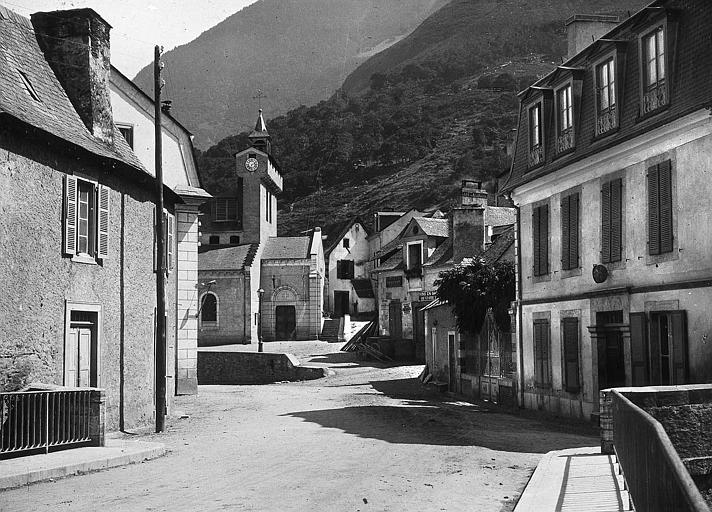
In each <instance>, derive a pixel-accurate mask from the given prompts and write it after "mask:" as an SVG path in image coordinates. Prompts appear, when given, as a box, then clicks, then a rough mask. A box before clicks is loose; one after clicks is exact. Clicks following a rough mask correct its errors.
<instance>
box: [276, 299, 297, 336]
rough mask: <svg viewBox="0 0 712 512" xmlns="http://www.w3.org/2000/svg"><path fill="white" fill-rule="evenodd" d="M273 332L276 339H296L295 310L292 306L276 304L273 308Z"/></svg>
mask: <svg viewBox="0 0 712 512" xmlns="http://www.w3.org/2000/svg"><path fill="white" fill-rule="evenodd" d="M274 333H275V340H277V341H289V340H293V339H296V334H297V311H296V308H295V307H294V306H277V307H276V308H275V328H274Z"/></svg>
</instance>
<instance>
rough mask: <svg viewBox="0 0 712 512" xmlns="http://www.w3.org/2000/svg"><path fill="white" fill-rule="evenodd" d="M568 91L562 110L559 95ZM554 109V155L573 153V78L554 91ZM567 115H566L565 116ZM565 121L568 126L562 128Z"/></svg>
mask: <svg viewBox="0 0 712 512" xmlns="http://www.w3.org/2000/svg"><path fill="white" fill-rule="evenodd" d="M564 91H568V94H567V96H568V97H567V101H568V105H567V106H566V108H565V109H563V110H562V108H561V107H562V103H561V101H562V98H561V93H562V92H564ZM554 108H555V111H556V154H557V156H558V155H562V154H564V153H568V152H569V151H573V150H574V149H575V147H576V130H575V128H574V125H575V123H576V112H575V109H574V84H573V78H569V79H568V80H567V81H566V82H564V83H562V84H561V85H560V86H558V87H557V88H556V89H554ZM567 114H568V115H567ZM565 117H566V118H569V119H567V120H566V121H567V124H568V126H564V124H565V123H564V118H565Z"/></svg>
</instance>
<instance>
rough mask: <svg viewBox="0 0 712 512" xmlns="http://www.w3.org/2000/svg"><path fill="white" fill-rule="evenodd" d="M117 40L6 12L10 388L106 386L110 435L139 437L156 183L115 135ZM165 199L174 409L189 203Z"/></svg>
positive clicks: (4, 246)
mask: <svg viewBox="0 0 712 512" xmlns="http://www.w3.org/2000/svg"><path fill="white" fill-rule="evenodd" d="M110 28H111V27H110V26H109V25H108V24H107V23H106V22H105V21H104V20H103V19H102V18H101V17H100V16H99V15H98V14H97V13H96V12H94V11H93V10H91V9H75V10H69V11H57V12H50V13H35V14H33V15H32V17H31V20H29V19H27V18H24V17H22V16H20V15H18V14H16V13H14V12H12V11H10V10H8V9H5V8H4V7H0V211H1V212H2V214H1V215H0V240H2V243H0V261H2V263H3V267H4V268H3V272H2V274H1V277H0V288H2V293H0V308H1V309H2V311H3V316H2V319H3V321H2V322H0V354H1V356H2V357H1V358H0V390H3V391H11V390H15V389H18V388H21V387H22V386H24V385H25V384H27V383H28V382H42V383H45V384H50V385H59V386H67V387H70V388H76V387H81V388H86V387H99V388H103V389H104V390H105V397H106V428H108V429H118V428H125V429H133V428H137V427H141V426H146V425H149V424H151V423H153V422H154V419H155V405H154V393H155V391H154V390H155V377H154V375H155V356H154V351H155V336H156V333H155V322H156V291H155V289H156V271H158V269H159V267H160V265H158V264H157V262H156V261H155V256H154V255H155V252H154V246H155V238H154V232H155V228H154V219H155V218H156V212H155V208H154V205H155V203H154V201H155V186H156V185H155V179H154V177H153V176H152V175H151V173H150V172H149V171H148V170H147V169H146V167H145V166H144V165H143V164H142V163H141V161H140V160H139V159H138V158H137V156H136V155H135V154H134V153H133V152H132V150H131V148H130V146H129V144H128V143H127V141H126V140H125V139H124V137H123V136H122V134H121V132H120V131H119V129H118V127H117V126H116V124H115V123H114V118H113V114H112V106H111V101H110V90H109V77H110V72H111V67H110V66H111V65H110V60H109V31H110ZM164 194H165V205H166V211H164V212H159V214H161V215H164V216H165V219H166V224H165V225H166V251H165V254H166V261H165V264H164V265H162V266H163V267H164V268H165V270H166V283H167V284H166V291H167V293H166V295H167V296H166V311H165V313H164V312H160V313H159V314H165V315H166V320H167V322H166V324H167V335H166V341H167V346H168V350H167V353H166V358H167V359H166V367H167V371H168V375H167V376H166V389H167V397H166V399H167V404H168V408H169V411H170V406H171V399H170V397H171V396H172V395H173V391H174V390H175V382H174V381H175V379H174V377H175V373H174V372H175V364H174V362H175V352H174V350H175V344H176V331H177V318H176V307H175V304H176V296H175V295H176V289H177V282H178V281H177V274H178V272H176V261H177V260H176V234H175V227H176V222H175V215H174V214H175V208H176V204H178V203H179V202H180V201H181V199H180V197H179V196H178V195H177V194H176V193H174V192H173V191H172V190H171V189H170V188H169V187H165V188H164ZM5 411H6V413H8V411H11V410H10V409H9V408H6V409H5Z"/></svg>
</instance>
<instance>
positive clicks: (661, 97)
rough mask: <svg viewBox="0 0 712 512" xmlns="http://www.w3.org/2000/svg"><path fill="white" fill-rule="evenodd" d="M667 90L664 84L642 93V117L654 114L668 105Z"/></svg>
mask: <svg viewBox="0 0 712 512" xmlns="http://www.w3.org/2000/svg"><path fill="white" fill-rule="evenodd" d="M668 100H669V98H668V89H667V85H666V84H665V83H662V84H658V85H657V87H655V88H654V89H651V90H649V91H646V92H644V93H643V115H645V114H649V113H650V112H654V111H655V110H657V109H659V108H661V107H664V106H665V105H667V104H668Z"/></svg>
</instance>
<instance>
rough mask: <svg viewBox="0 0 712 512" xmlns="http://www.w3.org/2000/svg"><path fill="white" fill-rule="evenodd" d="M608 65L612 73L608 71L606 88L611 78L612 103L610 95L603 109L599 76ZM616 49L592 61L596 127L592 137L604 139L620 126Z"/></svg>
mask: <svg viewBox="0 0 712 512" xmlns="http://www.w3.org/2000/svg"><path fill="white" fill-rule="evenodd" d="M607 64H610V65H611V66H612V68H613V69H612V72H610V71H609V77H608V88H609V91H610V89H611V87H610V86H611V77H613V82H612V83H613V88H612V89H613V94H612V96H613V99H614V103H612V104H611V102H610V96H611V95H610V94H609V101H608V106H607V107H606V108H605V109H604V108H602V106H601V89H602V87H601V75H600V73H599V72H600V70H601V69H602V68H603V67H604V66H606V67H607ZM621 65H622V64H621V62H620V58H619V54H618V49H613V50H612V51H609V52H607V53H605V54H604V55H602V56H601V57H600V58H598V59H596V60H595V61H593V92H594V102H595V108H594V111H595V114H596V125H595V135H594V137H596V138H597V137H604V136H606V135H609V134H611V133H615V132H616V131H617V130H618V127H619V126H620V111H621V108H620V101H621V95H620V91H621V83H620V80H621V77H620V76H619V66H621Z"/></svg>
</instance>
